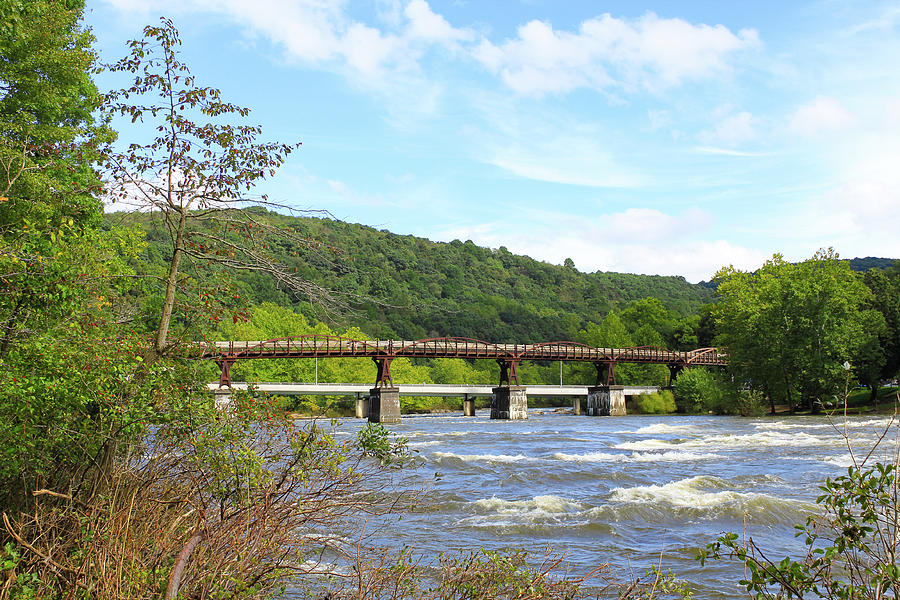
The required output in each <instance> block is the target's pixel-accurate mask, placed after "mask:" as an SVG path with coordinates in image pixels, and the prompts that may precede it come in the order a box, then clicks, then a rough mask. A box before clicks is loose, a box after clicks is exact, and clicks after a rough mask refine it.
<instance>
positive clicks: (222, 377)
mask: <svg viewBox="0 0 900 600" xmlns="http://www.w3.org/2000/svg"><path fill="white" fill-rule="evenodd" d="M216 364H217V365H219V368H220V369H221V372H220V374H219V387H220V388H230V387H231V365H233V364H234V359H233V358H232V359H230V360H229V359H227V358H226V359H223V360H218V361H216Z"/></svg>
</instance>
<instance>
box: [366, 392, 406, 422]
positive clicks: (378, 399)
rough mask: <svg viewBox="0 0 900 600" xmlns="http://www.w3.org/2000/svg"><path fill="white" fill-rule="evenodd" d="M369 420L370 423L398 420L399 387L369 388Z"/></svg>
mask: <svg viewBox="0 0 900 600" xmlns="http://www.w3.org/2000/svg"><path fill="white" fill-rule="evenodd" d="M369 421H370V422H372V423H399V422H400V389H399V388H395V387H376V388H372V389H371V390H369Z"/></svg>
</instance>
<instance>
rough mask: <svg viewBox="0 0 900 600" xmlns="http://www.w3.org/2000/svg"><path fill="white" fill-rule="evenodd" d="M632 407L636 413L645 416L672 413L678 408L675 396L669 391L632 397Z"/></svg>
mask: <svg viewBox="0 0 900 600" xmlns="http://www.w3.org/2000/svg"><path fill="white" fill-rule="evenodd" d="M634 406H635V408H636V409H637V411H638V412H640V413H644V414H647V415H660V414H666V413H673V412H675V411H676V410H677V408H678V407H677V406H676V404H675V395H674V394H672V392H671V391H669V390H662V391H661V392H654V393H652V394H639V395H637V396H635V397H634Z"/></svg>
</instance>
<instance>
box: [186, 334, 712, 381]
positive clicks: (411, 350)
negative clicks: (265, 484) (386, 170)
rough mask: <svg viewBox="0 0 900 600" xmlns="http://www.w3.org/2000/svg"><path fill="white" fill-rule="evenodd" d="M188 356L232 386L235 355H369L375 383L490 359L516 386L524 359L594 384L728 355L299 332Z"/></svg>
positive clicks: (197, 349)
mask: <svg viewBox="0 0 900 600" xmlns="http://www.w3.org/2000/svg"><path fill="white" fill-rule="evenodd" d="M189 354H190V356H191V357H192V358H198V359H206V360H214V361H216V362H217V363H218V364H219V365H220V367H221V369H222V373H221V376H220V379H219V384H220V385H222V386H230V384H231V366H232V365H233V364H234V363H235V362H236V361H238V360H248V359H258V358H371V359H372V360H373V361H375V364H376V365H377V367H378V375H377V378H376V380H375V383H376V385H377V386H383V387H387V386H392V385H393V380H392V379H391V361H392V360H394V359H395V358H401V357H407V358H464V359H493V360H496V361H497V362H498V363H499V365H500V385H501V386H503V385H518V383H519V378H518V373H517V367H518V365H519V363H520V362H522V361H523V360H537V361H571V362H590V363H593V364H594V366H595V367H596V368H597V383H598V384H604V383H605V384H607V385H608V384H610V383H615V365H616V363H643V364H659V365H666V366H668V367H669V369H670V370H671V371H672V373H673V375H674V374H676V373H677V372H679V371H680V370H682V369H684V368H685V367H693V366H704V367H724V366H726V365H727V364H728V362H727V356H726V355H725V354H724V353H723V352H721V351H719V350H718V349H716V348H698V349H696V350H687V351H679V350H666V349H665V348H657V347H655V346H638V347H632V348H595V347H593V346H588V345H586V344H580V343H578V342H543V343H539V344H495V343H492V342H486V341H483V340H476V339H470V338H458V337H442V338H430V339H424V340H415V341H407V340H356V339H350V338H343V337H337V336H331V335H302V336H296V337H289V338H279V339H272V340H265V341H208V342H197V343H196V344H195V345H194V346H192V348H191V349H190V350H189Z"/></svg>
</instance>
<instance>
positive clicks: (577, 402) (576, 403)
mask: <svg viewBox="0 0 900 600" xmlns="http://www.w3.org/2000/svg"><path fill="white" fill-rule="evenodd" d="M572 414H573V415H580V414H581V398H573V399H572Z"/></svg>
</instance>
